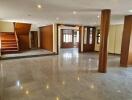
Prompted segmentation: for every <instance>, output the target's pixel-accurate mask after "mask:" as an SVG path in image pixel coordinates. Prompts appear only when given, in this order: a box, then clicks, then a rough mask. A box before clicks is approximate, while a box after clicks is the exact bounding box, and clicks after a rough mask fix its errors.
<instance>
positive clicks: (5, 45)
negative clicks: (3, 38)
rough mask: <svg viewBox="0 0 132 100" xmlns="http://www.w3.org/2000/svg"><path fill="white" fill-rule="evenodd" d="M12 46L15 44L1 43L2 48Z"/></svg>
mask: <svg viewBox="0 0 132 100" xmlns="http://www.w3.org/2000/svg"><path fill="white" fill-rule="evenodd" d="M14 46H17V44H2V45H1V47H2V48H4V47H14Z"/></svg>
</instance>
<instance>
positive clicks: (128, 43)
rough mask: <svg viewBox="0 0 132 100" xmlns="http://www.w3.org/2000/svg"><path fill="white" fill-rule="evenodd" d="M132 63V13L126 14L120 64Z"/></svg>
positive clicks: (123, 65) (125, 65)
mask: <svg viewBox="0 0 132 100" xmlns="http://www.w3.org/2000/svg"><path fill="white" fill-rule="evenodd" d="M131 64H132V15H128V16H125V20H124V30H123V36H122V46H121V59H120V66H122V67H127V65H131Z"/></svg>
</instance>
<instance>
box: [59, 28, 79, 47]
mask: <svg viewBox="0 0 132 100" xmlns="http://www.w3.org/2000/svg"><path fill="white" fill-rule="evenodd" d="M78 43H79V31H78V30H72V29H61V48H78Z"/></svg>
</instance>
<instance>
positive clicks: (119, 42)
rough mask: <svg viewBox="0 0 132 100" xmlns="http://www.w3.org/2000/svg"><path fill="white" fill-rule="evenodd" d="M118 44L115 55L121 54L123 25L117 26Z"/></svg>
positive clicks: (116, 44) (116, 43)
mask: <svg viewBox="0 0 132 100" xmlns="http://www.w3.org/2000/svg"><path fill="white" fill-rule="evenodd" d="M116 27H117V28H116V40H115V41H116V42H115V53H116V54H120V53H121V43H122V35H123V25H118V26H116Z"/></svg>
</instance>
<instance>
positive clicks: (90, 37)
mask: <svg viewBox="0 0 132 100" xmlns="http://www.w3.org/2000/svg"><path fill="white" fill-rule="evenodd" d="M92 41H93V28H90V34H89V44H92Z"/></svg>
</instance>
